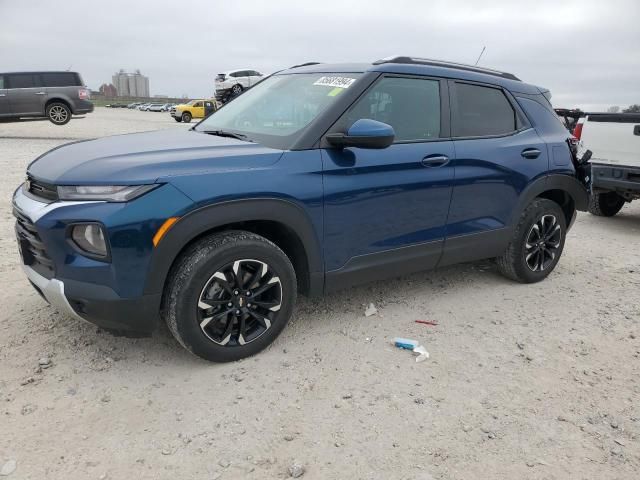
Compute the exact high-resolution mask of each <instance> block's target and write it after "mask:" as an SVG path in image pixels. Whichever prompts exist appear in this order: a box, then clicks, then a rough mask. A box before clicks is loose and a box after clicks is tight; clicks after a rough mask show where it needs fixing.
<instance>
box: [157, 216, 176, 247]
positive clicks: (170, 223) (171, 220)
mask: <svg viewBox="0 0 640 480" xmlns="http://www.w3.org/2000/svg"><path fill="white" fill-rule="evenodd" d="M178 220H180V217H169V218H167V219H166V220H165V221H164V223H163V224H162V226H161V227H160V228H159V229H158V231H157V232H156V234H155V235H154V236H153V246H154V247H157V246H158V244H159V243H160V240H162V237H164V234H165V233H167V232H168V231H169V229H170V228H171V227H172V226H173V224H174V223H176V222H177V221H178Z"/></svg>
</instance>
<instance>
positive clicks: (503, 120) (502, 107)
mask: <svg viewBox="0 0 640 480" xmlns="http://www.w3.org/2000/svg"><path fill="white" fill-rule="evenodd" d="M455 98H456V101H455V102H454V105H453V136H454V137H484V136H488V135H504V134H507V133H511V132H514V131H515V130H517V126H516V112H515V110H514V109H513V107H512V106H511V103H510V102H509V100H508V99H507V97H506V96H505V94H504V93H503V92H502V90H500V89H498V88H491V87H482V86H479V85H470V84H467V83H457V82H456V83H455Z"/></svg>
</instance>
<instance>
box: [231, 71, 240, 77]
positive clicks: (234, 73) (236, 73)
mask: <svg viewBox="0 0 640 480" xmlns="http://www.w3.org/2000/svg"><path fill="white" fill-rule="evenodd" d="M229 76H230V77H232V78H236V77H239V76H240V72H233V73H230V74H229Z"/></svg>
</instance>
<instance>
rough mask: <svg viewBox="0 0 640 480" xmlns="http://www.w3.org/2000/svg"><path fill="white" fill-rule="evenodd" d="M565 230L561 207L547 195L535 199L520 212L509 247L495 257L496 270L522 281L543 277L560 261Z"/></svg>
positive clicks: (534, 280)
mask: <svg viewBox="0 0 640 480" xmlns="http://www.w3.org/2000/svg"><path fill="white" fill-rule="evenodd" d="M566 231H567V224H566V220H565V216H564V212H563V211H562V209H561V208H560V206H559V205H558V204H557V203H555V202H553V201H551V200H547V199H546V198H536V199H535V200H534V201H533V202H531V204H530V205H529V206H528V207H527V208H526V209H525V210H524V212H522V215H521V216H520V221H519V222H518V225H517V227H516V229H515V231H514V233H513V237H512V238H511V241H510V242H509V246H508V247H507V249H506V250H505V252H504V253H503V254H502V255H501V256H500V257H498V258H497V259H496V260H497V264H498V270H499V271H500V273H502V274H503V275H504V276H505V277H508V278H510V279H512V280H515V281H517V282H521V283H534V282H539V281H540V280H543V279H545V278H546V277H547V276H548V275H549V274H550V273H551V272H552V271H553V269H554V268H555V267H556V265H557V264H558V261H559V260H560V255H562V250H563V249H564V240H565V234H566Z"/></svg>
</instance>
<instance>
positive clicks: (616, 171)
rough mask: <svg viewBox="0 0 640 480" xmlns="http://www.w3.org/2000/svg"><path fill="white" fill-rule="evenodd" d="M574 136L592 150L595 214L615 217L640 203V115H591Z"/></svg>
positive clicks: (585, 119)
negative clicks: (626, 204)
mask: <svg viewBox="0 0 640 480" xmlns="http://www.w3.org/2000/svg"><path fill="white" fill-rule="evenodd" d="M573 134H574V136H575V137H577V138H578V139H579V140H580V147H581V148H580V150H587V149H588V150H591V160H590V163H591V179H592V180H591V191H592V194H591V198H590V201H589V211H590V212H591V213H593V214H594V215H600V216H604V217H612V216H614V215H615V214H616V213H618V212H619V211H620V209H621V208H622V207H623V205H624V204H625V203H626V202H631V201H632V200H637V199H640V114H639V113H588V114H586V115H585V116H584V118H581V119H580V120H579V121H578V124H577V125H576V128H575V130H574V132H573Z"/></svg>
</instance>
